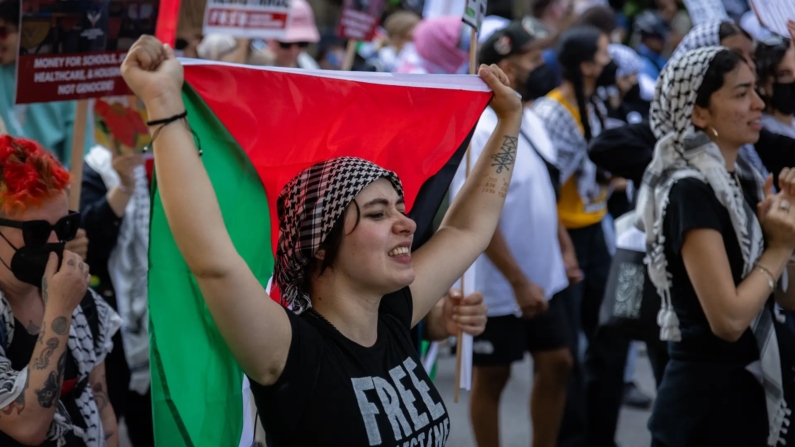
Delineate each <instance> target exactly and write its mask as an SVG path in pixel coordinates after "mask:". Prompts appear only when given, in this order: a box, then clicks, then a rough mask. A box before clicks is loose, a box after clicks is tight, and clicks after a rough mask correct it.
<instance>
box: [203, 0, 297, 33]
mask: <svg viewBox="0 0 795 447" xmlns="http://www.w3.org/2000/svg"><path fill="white" fill-rule="evenodd" d="M289 13H290V0H207V8H206V9H205V10H204V35H205V36H206V35H208V34H228V35H231V36H235V37H245V38H255V39H279V38H281V37H283V36H284V34H285V32H286V30H287V23H288V20H289Z"/></svg>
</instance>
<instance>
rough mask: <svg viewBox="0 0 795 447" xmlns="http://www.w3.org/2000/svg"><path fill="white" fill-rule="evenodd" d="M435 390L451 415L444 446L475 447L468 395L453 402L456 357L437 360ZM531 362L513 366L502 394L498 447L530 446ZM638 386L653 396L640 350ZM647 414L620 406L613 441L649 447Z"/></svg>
mask: <svg viewBox="0 0 795 447" xmlns="http://www.w3.org/2000/svg"><path fill="white" fill-rule="evenodd" d="M438 368H439V369H438V373H437V376H436V381H435V382H434V383H435V384H436V387H437V388H438V389H439V392H440V393H441V395H442V398H443V399H444V402H445V404H446V405H447V411H448V412H449V413H450V424H451V427H450V428H451V433H450V438H449V440H448V442H447V447H475V441H474V439H473V435H472V428H471V426H470V424H469V392H468V391H465V390H461V393H460V395H459V402H458V403H457V404H456V403H454V402H453V383H454V381H455V357H454V356H446V357H444V358H440V359H439V367H438ZM532 371H533V370H532V360H531V358H530V356H529V355H527V356H525V360H524V361H523V362H521V363H516V364H514V365H513V369H512V371H511V379H510V381H509V382H508V385H507V387H506V388H505V391H503V394H502V405H501V407H500V440H501V444H502V446H501V447H530V434H531V431H532V427H531V424H530V410H529V406H530V400H529V399H530V389H531V385H532V374H533V373H532ZM635 374H636V380H637V383H638V386H639V387H640V388H641V389H642V390H643V391H644V392H645V393H647V394H651V395H653V390H654V376H653V375H652V371H651V365H650V364H649V360H648V358H647V357H646V356H645V350H641V354H640V355H639V356H638V362H637V366H636V369H635ZM650 414H651V412H650V411H641V410H635V409H631V408H628V407H623V409H622V411H621V417H620V419H619V422H618V436H617V437H616V441H617V442H618V443H619V445H620V446H621V447H649V445H651V436H650V435H649V431H648V429H647V428H646V422H647V421H648V419H649V416H650Z"/></svg>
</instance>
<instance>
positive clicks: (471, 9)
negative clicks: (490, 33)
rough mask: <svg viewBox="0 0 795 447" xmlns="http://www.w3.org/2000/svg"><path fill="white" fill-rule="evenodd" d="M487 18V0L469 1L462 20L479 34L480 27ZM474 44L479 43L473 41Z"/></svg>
mask: <svg viewBox="0 0 795 447" xmlns="http://www.w3.org/2000/svg"><path fill="white" fill-rule="evenodd" d="M484 17H486V0H467V4H466V8H465V9H464V15H463V16H462V17H461V19H462V20H463V21H464V23H466V24H467V25H469V26H471V27H472V29H474V30H475V33H476V34H477V32H478V31H480V25H481V24H482V23H483V18H484ZM472 42H477V40H475V39H473V40H472Z"/></svg>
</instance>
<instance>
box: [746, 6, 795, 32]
mask: <svg viewBox="0 0 795 447" xmlns="http://www.w3.org/2000/svg"><path fill="white" fill-rule="evenodd" d="M751 7H752V8H753V9H754V12H755V13H756V16H757V17H759V23H761V24H762V26H764V27H765V28H767V29H769V30H770V31H773V32H774V33H776V34H778V35H780V36H785V37H789V35H790V34H789V31H788V30H787V21H788V20H795V2H793V1H792V0H764V1H762V0H751Z"/></svg>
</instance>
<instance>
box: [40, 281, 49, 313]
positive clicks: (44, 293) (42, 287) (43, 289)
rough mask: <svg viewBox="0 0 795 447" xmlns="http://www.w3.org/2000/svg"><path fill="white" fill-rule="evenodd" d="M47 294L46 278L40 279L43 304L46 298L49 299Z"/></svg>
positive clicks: (45, 303) (45, 302)
mask: <svg viewBox="0 0 795 447" xmlns="http://www.w3.org/2000/svg"><path fill="white" fill-rule="evenodd" d="M49 299H50V297H49V294H48V293H47V278H42V279H41V300H42V301H44V305H45V306H46V305H47V300H49Z"/></svg>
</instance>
